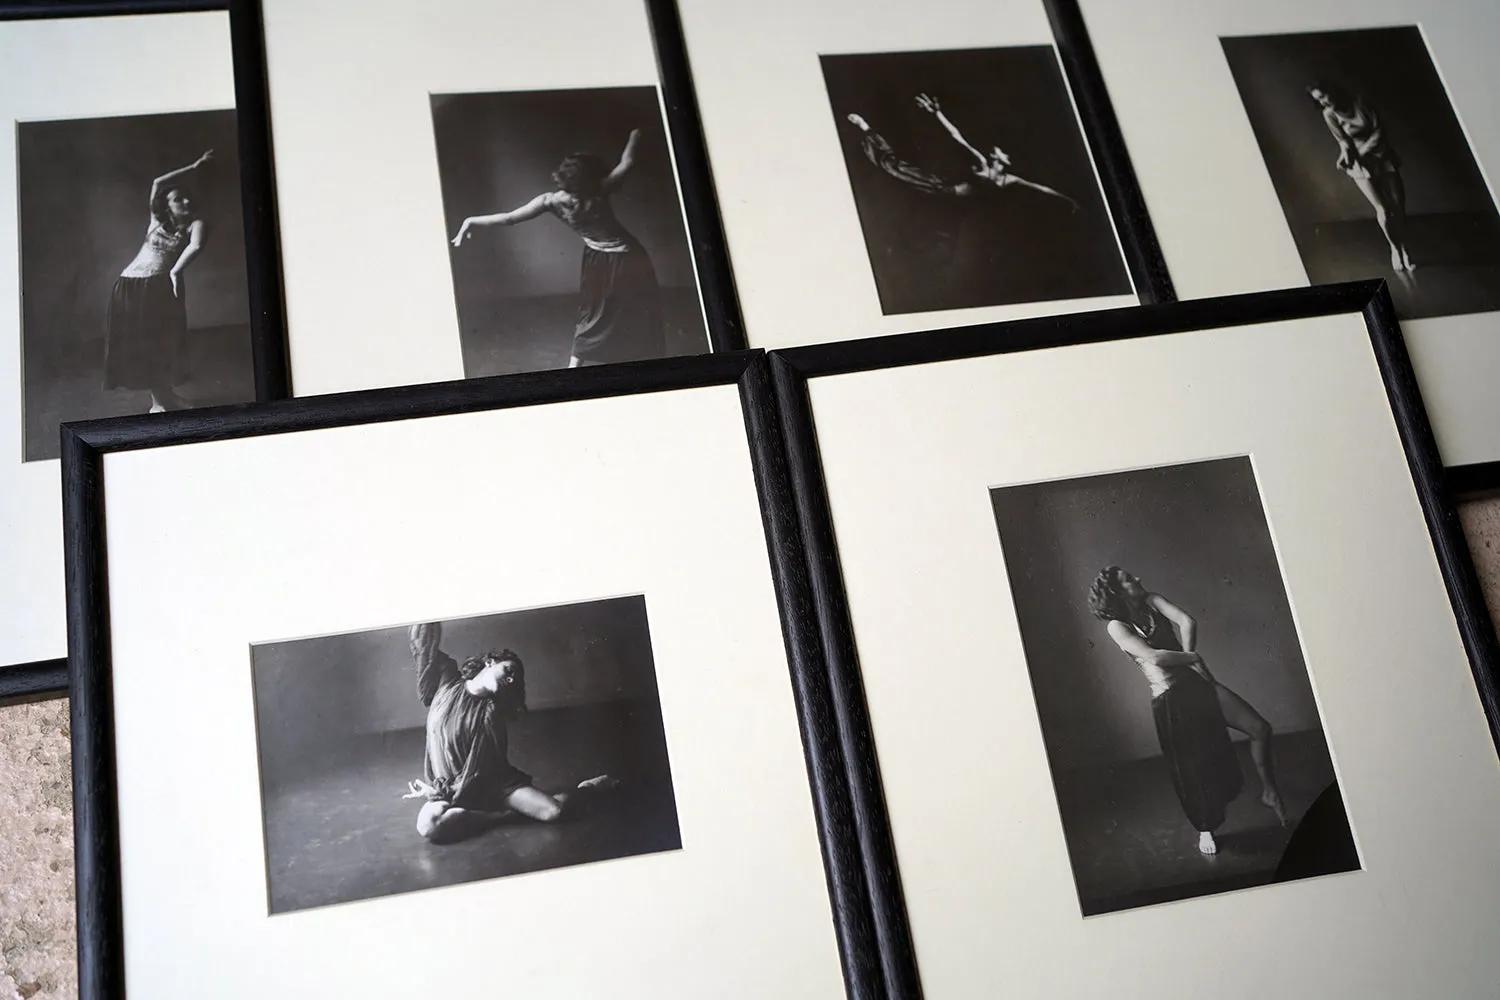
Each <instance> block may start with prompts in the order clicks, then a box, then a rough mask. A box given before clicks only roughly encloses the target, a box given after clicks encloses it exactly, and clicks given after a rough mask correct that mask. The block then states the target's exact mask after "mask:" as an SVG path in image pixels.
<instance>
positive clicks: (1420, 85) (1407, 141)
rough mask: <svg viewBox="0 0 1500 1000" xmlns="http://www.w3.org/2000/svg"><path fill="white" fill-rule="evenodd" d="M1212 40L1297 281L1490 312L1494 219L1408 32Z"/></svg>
mask: <svg viewBox="0 0 1500 1000" xmlns="http://www.w3.org/2000/svg"><path fill="white" fill-rule="evenodd" d="M1221 41H1222V43H1223V46H1224V55H1225V57H1226V58H1227V59H1228V61H1229V68H1230V71H1231V72H1232V73H1233V75H1234V80H1235V84H1236V86H1238V88H1239V92H1240V97H1241V99H1242V100H1243V101H1244V104H1245V113H1246V114H1247V115H1248V116H1249V119H1250V125H1251V127H1252V128H1253V129H1254V131H1255V138H1256V141H1257V142H1258V143H1259V144H1260V150H1261V154H1262V155H1263V156H1264V157H1265V162H1266V169H1267V170H1268V171H1269V172H1270V175H1271V180H1272V182H1273V183H1274V184H1275V186H1276V194H1277V196H1278V197H1279V198H1280V200H1281V207H1282V210H1283V211H1284V212H1285V213H1286V220H1287V225H1288V226H1289V227H1290V228H1291V231H1292V237H1293V239H1294V240H1296V243H1297V250H1298V252H1299V253H1300V254H1301V257H1302V264H1303V266H1304V267H1305V268H1306V269H1307V276H1308V278H1309V280H1311V281H1312V282H1313V283H1314V284H1323V283H1327V282H1337V281H1350V280H1355V279H1361V278H1385V279H1387V280H1388V281H1389V282H1390V290H1391V298H1392V299H1393V301H1394V302H1395V305H1396V311H1397V313H1398V314H1399V315H1400V316H1401V317H1402V318H1403V319H1418V318H1422V317H1427V316H1450V315H1458V314H1463V313H1478V312H1490V311H1493V310H1496V309H1500V213H1497V212H1496V210H1495V200H1494V197H1493V195H1492V194H1491V192H1490V189H1489V186H1488V185H1487V184H1486V183H1485V179H1484V174H1483V173H1482V172H1481V170H1480V168H1479V165H1478V164H1477V163H1475V161H1474V154H1473V152H1472V151H1471V150H1470V149H1469V143H1468V140H1467V139H1466V137H1465V136H1464V130H1463V126H1462V125H1461V124H1460V122H1459V120H1458V116H1457V114H1456V113H1455V112H1454V109H1453V105H1452V104H1451V103H1450V102H1449V100H1448V94H1447V91H1446V89H1445V88H1444V87H1443V81H1442V79H1441V77H1439V76H1438V71H1437V68H1436V67H1435V66H1434V65H1433V60H1432V56H1431V54H1430V53H1429V52H1428V50H1427V45H1426V42H1425V41H1424V40H1423V38H1422V32H1421V30H1420V29H1419V28H1416V27H1395V28H1372V29H1362V30H1351V31H1328V32H1317V33H1311V34H1287V35H1259V36H1250V37H1242V38H1225V39H1222V40H1221Z"/></svg>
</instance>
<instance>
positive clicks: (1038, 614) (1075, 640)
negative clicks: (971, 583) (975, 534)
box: [991, 458, 1333, 912]
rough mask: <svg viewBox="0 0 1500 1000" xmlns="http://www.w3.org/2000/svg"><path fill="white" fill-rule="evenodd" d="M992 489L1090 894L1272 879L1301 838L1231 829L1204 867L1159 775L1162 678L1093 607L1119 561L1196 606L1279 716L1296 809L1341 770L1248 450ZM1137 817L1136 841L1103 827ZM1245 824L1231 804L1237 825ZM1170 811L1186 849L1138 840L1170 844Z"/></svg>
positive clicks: (1285, 777) (1242, 683) (1206, 634)
mask: <svg viewBox="0 0 1500 1000" xmlns="http://www.w3.org/2000/svg"><path fill="white" fill-rule="evenodd" d="M991 499H992V502H993V505H994V511H995V518H996V523H997V525H998V528H999V534H1000V540H1001V545H1002V547H1003V550H1004V554H1005V561H1006V567H1007V572H1008V574H1009V577H1010V581H1011V588H1012V593H1013V596H1014V600H1015V607H1016V615H1017V620H1018V621H1019V624H1020V629H1021V637H1022V641H1023V644H1024V646H1025V650H1026V663H1027V669H1028V671H1029V672H1030V676H1031V682H1032V690H1033V692H1034V694H1035V697H1036V707H1037V715H1038V718H1039V721H1040V723H1041V730H1042V735H1043V740H1044V742H1045V744H1046V748H1047V757H1048V762H1049V765H1050V767H1051V770H1052V774H1053V780H1054V783H1055V785H1056V786H1057V791H1058V801H1059V808H1060V810H1061V812H1062V818H1063V825H1064V828H1065V830H1066V832H1067V835H1068V837H1069V848H1070V854H1071V855H1072V857H1073V864H1074V870H1075V876H1076V877H1077V879H1078V883H1079V886H1078V887H1079V894H1080V897H1081V898H1082V900H1083V902H1084V906H1085V909H1086V911H1090V912H1097V911H1102V910H1108V909H1118V908H1122V907H1123V906H1124V905H1138V902H1139V901H1141V900H1142V899H1143V895H1142V894H1144V896H1145V897H1150V896H1152V893H1153V892H1168V895H1169V896H1180V895H1187V894H1199V893H1200V892H1201V891H1202V889H1203V887H1202V886H1200V887H1199V889H1198V890H1197V891H1195V892H1191V893H1189V892H1183V891H1179V889H1180V884H1181V883H1190V882H1196V881H1200V880H1202V879H1204V878H1207V877H1209V876H1210V875H1211V876H1212V878H1213V879H1219V878H1223V877H1225V876H1227V875H1230V874H1234V875H1235V876H1241V875H1244V874H1245V873H1246V872H1249V873H1251V875H1252V876H1254V878H1252V881H1254V880H1257V879H1258V880H1259V881H1269V880H1271V876H1272V875H1273V874H1274V871H1275V868H1276V865H1277V863H1278V861H1279V859H1280V856H1281V852H1282V850H1283V848H1284V847H1285V842H1284V840H1277V839H1275V838H1274V837H1272V836H1271V834H1269V833H1267V834H1266V835H1265V837H1264V838H1263V839H1262V841H1261V842H1253V841H1250V840H1249V838H1242V839H1241V840H1240V842H1239V844H1238V847H1239V850H1238V852H1237V851H1236V843H1235V841H1234V839H1233V838H1231V839H1230V840H1229V841H1227V842H1226V843H1225V844H1221V854H1220V855H1219V857H1218V859H1217V862H1216V863H1219V870H1218V871H1216V872H1212V873H1204V872H1201V871H1199V870H1198V869H1197V868H1196V865H1197V863H1198V862H1199V861H1200V860H1201V859H1200V858H1198V857H1197V851H1196V834H1194V833H1192V832H1191V831H1190V829H1189V824H1188V822H1187V820H1186V819H1185V818H1184V817H1183V816H1182V814H1181V811H1180V808H1179V807H1178V806H1177V804H1176V800H1175V798H1172V794H1173V793H1172V790H1171V785H1170V781H1169V778H1168V776H1167V774H1166V772H1165V770H1164V769H1162V770H1161V773H1160V775H1157V774H1156V768H1157V767H1158V766H1159V761H1160V754H1161V747H1160V743H1159V741H1158V737H1157V733H1156V727H1155V722H1154V720H1153V716H1152V709H1151V693H1150V689H1149V687H1148V686H1147V683H1146V680H1145V678H1144V677H1143V676H1142V673H1141V671H1140V668H1139V666H1138V665H1137V664H1136V663H1135V661H1133V660H1132V659H1131V658H1130V657H1129V656H1127V655H1126V654H1125V653H1124V652H1122V651H1121V650H1120V649H1119V647H1118V646H1116V645H1115V643H1114V642H1113V640H1111V639H1110V637H1109V635H1108V633H1107V632H1106V629H1105V623H1104V622H1102V621H1100V620H1098V619H1097V618H1095V617H1094V616H1093V615H1092V614H1091V613H1090V611H1089V609H1088V595H1089V588H1090V585H1091V584H1092V583H1093V581H1094V578H1095V576H1096V575H1097V574H1098V573H1099V571H1100V570H1102V569H1103V568H1105V567H1106V566H1111V565H1117V566H1120V567H1122V568H1124V569H1125V570H1127V571H1128V572H1131V573H1133V574H1135V575H1136V576H1137V577H1139V578H1140V580H1141V582H1142V584H1143V585H1144V586H1145V587H1146V589H1147V590H1149V591H1153V592H1156V593H1160V594H1162V595H1163V596H1164V597H1166V598H1167V599H1168V600H1170V601H1172V602H1174V603H1175V604H1177V605H1178V606H1179V607H1182V608H1183V609H1184V610H1186V611H1187V612H1188V614H1190V615H1192V616H1193V618H1194V619H1195V620H1196V621H1197V623H1198V643H1197V648H1198V649H1199V650H1200V651H1201V652H1202V653H1203V655H1204V658H1205V661H1206V663H1207V665H1208V668H1209V670H1210V671H1211V672H1212V673H1213V675H1214V676H1215V678H1216V679H1218V680H1219V681H1220V682H1222V683H1223V684H1224V685H1226V686H1227V687H1229V688H1230V689H1231V690H1233V691H1234V692H1236V693H1237V694H1239V695H1240V696H1241V697H1243V698H1244V699H1245V700H1246V701H1248V702H1249V703H1250V704H1251V705H1252V706H1253V707H1254V708H1255V709H1256V710H1257V711H1259V712H1260V714H1261V715H1262V716H1264V717H1265V718H1266V720H1267V721H1269V722H1270V723H1271V725H1272V726H1273V727H1274V731H1275V735H1274V737H1273V740H1274V742H1275V746H1276V747H1277V753H1278V763H1279V765H1280V770H1279V772H1278V777H1279V779H1280V781H1281V784H1282V786H1283V787H1282V790H1283V793H1284V795H1285V797H1286V798H1287V800H1288V801H1287V805H1288V808H1289V811H1290V812H1291V813H1292V814H1293V815H1292V823H1293V826H1295V825H1296V823H1297V821H1298V819H1299V818H1300V817H1301V815H1302V814H1304V813H1305V812H1306V810H1307V808H1308V807H1309V805H1310V804H1311V802H1312V801H1313V800H1314V799H1316V798H1317V797H1318V795H1320V794H1321V793H1322V792H1324V791H1325V790H1326V789H1327V787H1328V786H1329V785H1330V784H1331V783H1332V781H1333V775H1332V764H1331V761H1330V759H1329V755H1328V750H1327V746H1326V743H1325V742H1324V738H1323V733H1322V724H1321V721H1320V719H1319V716H1318V710H1317V705H1316V703H1315V701H1314V698H1313V692H1312V688H1311V684H1310V681H1309V679H1308V675H1307V668H1306V665H1305V663H1304V661H1303V657H1302V652H1301V645H1300V643H1299V641H1298V638H1297V633H1296V629H1295V626H1294V624H1293V620H1292V615H1291V609H1290V606H1289V604H1288V600H1287V597H1286V591H1285V589H1284V586H1283V583H1282V578H1281V570H1280V567H1279V565H1278V563H1277V559H1276V553H1275V549H1274V547H1273V544H1272V540H1271V535H1270V530H1269V528H1268V526H1267V523H1266V520H1265V515H1264V513H1263V510H1262V507H1261V503H1260V496H1259V492H1258V489H1257V486H1256V482H1255V474H1254V471H1253V469H1252V467H1251V463H1250V460H1249V459H1248V458H1229V459H1221V460H1214V461H1207V462H1196V463H1192V464H1187V465H1178V466H1169V467H1165V468H1157V469H1144V470H1139V471H1133V472H1124V473H1114V474H1110V475H1104V476H1092V477H1088V478H1082V479H1072V480H1063V481H1059V482H1047V483H1037V484H1029V485H1024V486H1012V487H1003V488H998V489H995V490H992V491H991ZM1232 738H1233V739H1234V740H1236V741H1237V742H1243V740H1244V739H1245V737H1244V736H1243V735H1242V734H1239V733H1232ZM1241 757H1242V758H1244V761H1243V762H1244V770H1245V774H1246V780H1245V791H1242V792H1241V800H1240V801H1241V802H1251V803H1253V802H1254V797H1255V796H1257V795H1258V794H1259V791H1260V789H1259V785H1258V782H1257V779H1256V777H1255V773H1254V771H1253V770H1252V769H1251V768H1250V766H1249V762H1248V757H1247V755H1246V754H1245V752H1244V748H1243V747H1242V748H1241ZM1142 762H1149V763H1142ZM1146 771H1149V775H1145V776H1142V774H1143V772H1146ZM1138 780H1140V781H1144V782H1146V787H1147V788H1148V789H1150V790H1151V791H1152V792H1153V793H1160V794H1161V795H1163V796H1165V798H1164V799H1163V802H1162V805H1163V808H1162V811H1161V812H1160V814H1150V815H1148V814H1147V810H1146V809H1145V807H1144V806H1143V805H1142V804H1141V803H1136V802H1132V801H1130V799H1131V797H1132V795H1133V794H1134V792H1133V791H1132V790H1133V789H1134V788H1135V787H1136V782H1137V781H1138ZM1243 809H1244V810H1245V814H1244V815H1245V816H1247V817H1248V819H1247V822H1250V823H1270V824H1272V825H1274V823H1275V821H1274V818H1272V817H1271V814H1270V813H1269V811H1266V810H1261V812H1257V811H1256V810H1257V809H1259V806H1258V804H1256V805H1253V806H1251V805H1246V806H1244V807H1243ZM1262 813H1263V815H1262ZM1132 821H1135V822H1136V823H1137V826H1138V827H1139V828H1138V829H1135V830H1128V829H1127V830H1126V831H1125V833H1126V835H1127V839H1128V843H1126V844H1125V845H1124V846H1121V845H1120V844H1117V843H1111V842H1110V841H1109V840H1108V839H1107V838H1104V837H1103V836H1102V834H1101V835H1100V836H1099V837H1096V836H1095V832H1096V831H1101V830H1104V829H1106V828H1117V827H1129V826H1130V825H1131V823H1132ZM1237 824H1239V820H1238V819H1237V816H1236V814H1235V813H1234V812H1233V811H1232V812H1231V817H1230V824H1229V827H1228V829H1230V830H1231V831H1234V830H1236V828H1237ZM1158 827H1159V828H1161V829H1167V830H1173V831H1175V833H1174V834H1173V835H1172V836H1173V837H1175V838H1176V840H1178V841H1180V842H1181V844H1182V845H1185V847H1186V849H1187V850H1186V853H1185V854H1184V855H1183V856H1182V857H1180V858H1179V857H1132V856H1130V855H1131V853H1132V852H1145V853H1146V854H1150V852H1152V851H1155V850H1158V847H1156V846H1152V845H1151V844H1150V842H1151V841H1152V840H1153V838H1152V837H1151V836H1149V835H1150V834H1151V833H1153V832H1154V830H1155V829H1157V828H1158ZM1179 827H1180V829H1178V828H1179ZM1156 839H1162V838H1156ZM1114 854H1118V855H1119V856H1118V857H1116V856H1112V855H1114ZM1208 884H1209V885H1212V884H1214V883H1213V882H1212V880H1210V882H1209V883H1208ZM1149 901H1154V899H1153V900H1149Z"/></svg>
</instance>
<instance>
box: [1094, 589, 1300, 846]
mask: <svg viewBox="0 0 1500 1000" xmlns="http://www.w3.org/2000/svg"><path fill="white" fill-rule="evenodd" d="M1089 610H1090V611H1091V612H1092V613H1093V615H1094V617H1096V618H1098V619H1100V620H1101V621H1104V622H1106V623H1107V625H1106V628H1107V630H1108V632H1109V637H1110V638H1111V639H1112V640H1114V642H1115V645H1117V646H1119V647H1120V649H1121V650H1123V651H1124V652H1125V653H1126V654H1128V655H1129V656H1130V657H1132V658H1133V659H1134V660H1135V661H1136V663H1137V664H1138V665H1139V666H1140V669H1141V673H1142V674H1144V675H1145V678H1146V682H1147V683H1148V684H1149V685H1150V687H1151V714H1152V716H1153V718H1154V719H1155V722H1156V734H1157V738H1158V739H1159V740H1160V742H1161V750H1162V756H1163V757H1164V758H1165V760H1166V763H1167V768H1168V770H1169V771H1170V772H1171V775H1172V785H1173V787H1174V788H1175V789H1176V792H1177V798H1178V800H1179V801H1180V802H1181V803H1182V809H1183V812H1185V813H1186V814H1187V818H1188V820H1189V821H1190V822H1191V823H1192V824H1193V827H1194V829H1196V830H1197V831H1198V850H1200V851H1201V852H1203V853H1204V854H1215V853H1217V852H1218V845H1217V844H1215V843H1214V837H1213V831H1214V830H1215V829H1217V828H1218V827H1219V826H1220V825H1222V824H1223V822H1224V813H1225V809H1226V808H1227V807H1228V805H1229V803H1230V802H1232V801H1234V799H1235V797H1236V796H1237V795H1239V792H1240V789H1241V787H1242V785H1243V782H1244V776H1243V775H1242V774H1241V773H1240V765H1239V760H1238V758H1237V757H1236V756H1235V753H1234V748H1233V747H1232V746H1231V745H1230V742H1229V732H1228V730H1229V729H1237V730H1239V731H1240V732H1242V733H1244V734H1245V735H1247V736H1249V737H1250V758H1251V760H1252V761H1253V762H1254V763H1255V770H1256V773H1257V774H1258V775H1259V776H1260V782H1261V795H1260V801H1261V803H1262V804H1264V805H1265V806H1266V808H1268V809H1270V810H1271V811H1272V812H1274V813H1275V814H1276V818H1277V819H1278V820H1279V821H1280V822H1281V823H1282V825H1283V826H1284V825H1286V822H1287V817H1286V808H1285V806H1284V805H1283V804H1282V799H1281V791H1280V789H1279V788H1277V786H1276V778H1275V775H1274V772H1273V770H1272V763H1271V724H1270V723H1269V722H1267V721H1266V720H1265V719H1264V718H1263V717H1262V716H1261V715H1260V713H1259V712H1257V711H1256V710H1255V709H1254V708H1252V707H1251V706H1250V704H1249V702H1247V701H1245V699H1243V698H1241V697H1240V696H1239V695H1237V694H1235V693H1234V692H1233V691H1231V690H1229V688H1227V687H1225V686H1224V685H1223V684H1221V683H1219V682H1218V681H1217V680H1215V679H1214V677H1213V675H1212V674H1211V673H1209V671H1208V666H1207V664H1205V663H1204V661H1203V656H1202V655H1201V654H1200V653H1198V652H1197V651H1196V650H1195V648H1194V647H1195V646H1196V645H1197V639H1198V626H1197V623H1196V622H1195V621H1194V620H1193V618H1192V616H1190V615H1189V614H1188V613H1187V612H1186V611H1184V610H1182V609H1181V608H1179V607H1178V606H1177V605H1175V604H1173V603H1172V602H1171V601H1169V600H1167V599H1166V598H1165V597H1163V596H1161V595H1160V594H1153V593H1150V592H1149V591H1147V590H1146V588H1145V587H1144V586H1142V585H1141V581H1140V580H1138V579H1137V578H1136V577H1134V576H1132V575H1131V574H1130V573H1127V572H1126V571H1125V570H1123V569H1121V568H1120V567H1118V566H1110V567H1108V568H1106V569H1104V570H1103V571H1101V572H1100V573H1099V575H1098V577H1096V578H1095V579H1094V583H1093V586H1092V587H1091V588H1090V591H1089Z"/></svg>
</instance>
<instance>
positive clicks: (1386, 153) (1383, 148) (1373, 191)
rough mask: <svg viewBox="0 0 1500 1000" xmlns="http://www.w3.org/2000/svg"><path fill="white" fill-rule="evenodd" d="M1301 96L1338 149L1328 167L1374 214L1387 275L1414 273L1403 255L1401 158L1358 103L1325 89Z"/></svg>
mask: <svg viewBox="0 0 1500 1000" xmlns="http://www.w3.org/2000/svg"><path fill="white" fill-rule="evenodd" d="M1307 96H1309V97H1311V98H1312V99H1313V100H1314V101H1316V102H1317V103H1318V107H1320V108H1321V109H1322V111H1323V124H1325V125H1327V126H1328V131H1329V132H1331V133H1333V138H1334V141H1335V142H1337V143H1338V144H1339V157H1338V159H1337V160H1336V161H1335V162H1334V166H1335V167H1336V168H1337V169H1339V170H1342V171H1343V172H1344V173H1345V174H1346V175H1348V177H1349V179H1350V180H1351V181H1353V182H1354V184H1355V186H1356V187H1358V188H1359V193H1360V194H1362V195H1364V196H1365V200H1366V201H1368V202H1369V203H1370V205H1371V207H1373V208H1374V209H1375V221H1376V222H1377V223H1379V224H1380V231H1381V232H1382V233H1384V234H1385V240H1386V242H1387V243H1389V244H1390V247H1391V270H1392V271H1394V272H1396V274H1397V275H1402V274H1407V273H1410V272H1411V271H1413V270H1415V268H1414V267H1413V265H1412V262H1411V254H1410V253H1408V252H1407V249H1406V185H1405V184H1404V183H1403V182H1402V180H1401V157H1400V156H1399V155H1398V154H1397V153H1396V148H1395V147H1394V146H1393V145H1391V140H1390V137H1389V136H1388V135H1386V132H1385V129H1384V127H1383V126H1382V124H1381V121H1380V118H1379V116H1378V115H1376V114H1375V111H1374V109H1373V108H1371V107H1370V106H1369V105H1368V104H1366V103H1365V100H1364V98H1362V97H1358V96H1356V95H1354V94H1351V93H1349V92H1348V91H1346V90H1344V89H1343V88H1342V87H1339V86H1336V85H1334V84H1329V83H1315V84H1313V85H1312V86H1311V87H1308V88H1307Z"/></svg>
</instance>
